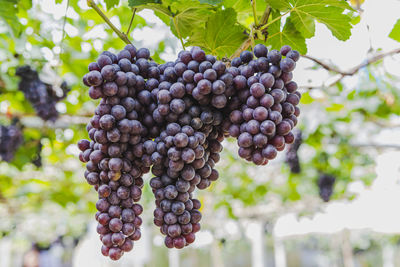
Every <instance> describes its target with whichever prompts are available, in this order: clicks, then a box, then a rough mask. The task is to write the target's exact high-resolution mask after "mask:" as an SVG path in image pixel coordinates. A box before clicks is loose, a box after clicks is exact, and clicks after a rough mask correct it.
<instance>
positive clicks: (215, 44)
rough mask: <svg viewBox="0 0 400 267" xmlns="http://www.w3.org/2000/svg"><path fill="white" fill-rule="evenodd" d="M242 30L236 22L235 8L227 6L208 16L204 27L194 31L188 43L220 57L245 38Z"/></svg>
mask: <svg viewBox="0 0 400 267" xmlns="http://www.w3.org/2000/svg"><path fill="white" fill-rule="evenodd" d="M243 30H244V29H243V28H242V27H241V26H239V25H237V24H236V12H235V10H233V9H232V8H228V9H225V10H221V11H218V12H217V13H215V14H213V15H212V16H210V17H209V19H208V21H207V22H206V25H205V29H203V30H200V31H196V32H195V33H194V34H193V35H192V36H191V37H190V38H189V41H188V43H189V45H197V46H200V47H202V48H204V49H205V50H206V51H207V52H209V53H211V54H213V55H216V56H217V57H220V58H221V57H225V56H230V55H232V54H233V53H234V52H235V50H236V49H237V48H238V47H239V46H240V44H241V43H242V42H243V41H244V40H245V39H246V38H247V36H246V35H245V34H244V33H243Z"/></svg>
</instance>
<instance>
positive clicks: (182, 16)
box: [170, 1, 211, 38]
mask: <svg viewBox="0 0 400 267" xmlns="http://www.w3.org/2000/svg"><path fill="white" fill-rule="evenodd" d="M195 2H196V1H184V2H181V1H176V2H174V3H173V4H172V5H171V9H172V10H173V12H174V13H175V16H174V17H173V18H172V19H171V23H170V26H171V31H172V32H173V33H174V34H175V35H176V36H179V35H180V36H181V37H183V38H186V37H189V36H190V35H191V33H192V32H194V30H195V29H196V28H200V27H202V26H203V24H204V23H205V22H206V21H207V18H208V16H209V15H210V13H211V10H210V7H211V6H210V5H206V4H198V3H197V4H195ZM175 10H176V11H175ZM178 33H179V34H178Z"/></svg>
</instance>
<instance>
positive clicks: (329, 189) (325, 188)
mask: <svg viewBox="0 0 400 267" xmlns="http://www.w3.org/2000/svg"><path fill="white" fill-rule="evenodd" d="M335 181H336V178H335V177H334V176H332V175H329V174H326V173H322V174H321V175H320V176H319V179H318V188H319V195H320V197H321V198H322V200H323V201H325V202H328V201H329V199H330V198H331V196H332V193H333V186H334V185H335Z"/></svg>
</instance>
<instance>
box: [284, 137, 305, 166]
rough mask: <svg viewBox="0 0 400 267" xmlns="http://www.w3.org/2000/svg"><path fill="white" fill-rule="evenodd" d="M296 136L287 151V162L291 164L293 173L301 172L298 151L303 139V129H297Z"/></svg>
mask: <svg viewBox="0 0 400 267" xmlns="http://www.w3.org/2000/svg"><path fill="white" fill-rule="evenodd" d="M294 137H295V138H294V142H293V144H291V145H289V147H288V149H287V151H286V159H285V162H286V163H287V165H288V166H289V168H290V172H291V173H300V172H301V166H300V160H299V155H298V153H297V151H298V150H299V148H300V146H301V143H302V141H303V139H302V136H301V131H300V130H297V131H295V133H294Z"/></svg>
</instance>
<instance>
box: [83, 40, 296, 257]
mask: <svg viewBox="0 0 400 267" xmlns="http://www.w3.org/2000/svg"><path fill="white" fill-rule="evenodd" d="M254 54H255V55H256V56H257V57H258V59H257V60H254V59H253V53H251V52H249V51H245V52H243V53H242V54H241V57H240V58H236V59H234V60H233V61H232V66H231V67H229V68H227V67H226V65H225V64H224V63H223V62H222V61H218V60H216V58H215V57H214V56H212V55H206V53H205V52H204V51H203V50H201V49H200V48H199V47H193V48H192V49H191V50H190V51H181V52H180V53H179V55H178V59H177V60H176V61H175V62H167V63H165V64H161V65H158V64H156V63H155V62H153V61H151V60H150V53H149V51H148V50H147V49H145V48H141V49H138V50H136V48H135V47H134V46H132V45H127V46H126V47H125V49H124V50H122V51H121V52H119V53H118V54H117V55H114V54H112V53H110V52H108V51H106V52H103V53H102V55H100V57H99V58H98V60H97V62H95V63H91V64H90V65H89V73H88V74H86V75H85V76H84V77H83V82H84V84H85V85H87V86H89V87H90V88H89V96H90V97H91V98H93V99H100V98H101V101H100V104H99V106H98V107H97V108H96V111H95V115H94V116H93V118H92V120H91V123H90V124H89V125H88V127H87V130H88V133H89V137H90V139H91V140H92V141H89V140H83V141H81V142H80V143H79V144H78V146H79V148H80V149H81V150H82V153H81V154H80V159H81V160H82V161H83V162H86V168H87V171H86V173H85V177H86V179H87V181H88V183H89V184H91V185H94V186H95V189H96V190H97V191H98V192H99V198H100V199H99V201H98V203H97V205H96V207H97V209H98V210H99V212H98V214H97V215H96V218H97V220H98V221H99V228H98V232H99V234H100V235H101V239H102V241H103V244H104V245H103V247H102V252H103V254H104V255H106V256H107V255H108V256H110V258H111V259H114V260H116V259H119V258H120V257H121V256H122V254H123V252H124V251H129V250H130V249H131V248H132V246H131V245H125V244H126V243H127V242H128V244H131V243H130V241H128V240H137V239H138V237H140V232H139V226H140V223H141V220H140V218H139V217H138V215H139V214H140V213H136V207H140V206H139V204H133V203H134V202H137V201H139V199H140V193H141V190H140V189H141V187H142V186H143V179H142V175H143V174H144V173H147V172H148V171H150V168H151V172H152V174H153V175H154V176H153V178H152V179H151V180H150V186H151V188H152V191H153V193H154V197H155V204H156V209H155V210H154V224H155V225H157V226H159V227H160V231H161V233H162V234H164V235H165V236H166V237H165V245H166V246H167V247H168V248H173V247H175V248H183V247H185V246H187V245H189V244H190V243H192V242H194V240H195V233H196V232H198V231H199V230H200V223H199V222H200V220H201V213H200V211H199V209H200V207H201V203H200V201H199V200H197V199H195V198H194V196H193V192H194V190H195V189H196V188H198V189H200V190H202V189H206V188H208V187H209V186H210V184H211V183H212V182H213V181H216V180H217V179H218V177H219V174H218V171H217V170H216V169H215V164H216V163H217V162H218V161H219V160H220V152H221V151H222V148H223V147H222V144H221V142H222V141H223V140H224V138H225V137H228V136H233V137H237V138H238V142H239V146H240V149H239V155H241V156H242V157H244V158H246V159H248V160H253V162H255V163H256V164H266V162H267V160H266V154H265V153H266V152H268V153H267V154H268V159H272V158H273V157H272V156H271V154H273V153H275V154H276V152H277V150H283V148H284V144H285V142H286V143H292V142H293V141H294V136H293V134H292V133H291V132H290V131H291V130H292V128H293V127H294V126H295V124H296V123H297V119H296V116H298V115H299V109H298V108H297V107H296V105H297V104H298V102H299V99H300V94H299V93H297V92H296V89H297V86H296V84H295V83H294V82H291V79H292V73H291V71H292V70H293V69H294V66H295V61H297V60H298V57H299V54H298V53H297V52H296V51H292V50H291V49H290V47H283V48H282V50H281V53H280V52H278V51H275V50H272V51H271V52H269V53H268V49H267V48H266V47H265V46H263V45H257V46H256V47H255V48H254ZM282 54H283V55H286V58H284V59H281V55H282ZM289 121H290V122H289ZM271 124H272V125H271ZM267 128H268V129H267ZM245 135H246V136H247V137H248V138H249V140H250V141H249V140H244V139H245V137H246V136H245ZM281 143H283V144H281ZM271 149H272V151H270V150H271ZM265 151H266V152H265ZM246 153H247V154H246ZM245 154H246V155H247V156H244V155H245ZM129 210H133V212H130V211H129ZM124 212H125V213H128V212H129V213H130V214H132V216H131V217H129V220H126V217H124ZM140 212H141V208H140ZM124 218H125V219H124ZM132 218H133V219H132ZM138 218H139V219H138ZM132 220H133V221H132ZM125 225H132V227H131V228H129V229H133V231H128V232H127V231H124V227H126V226H125ZM117 226H118V227H117ZM137 233H139V234H137ZM110 240H111V241H110Z"/></svg>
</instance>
